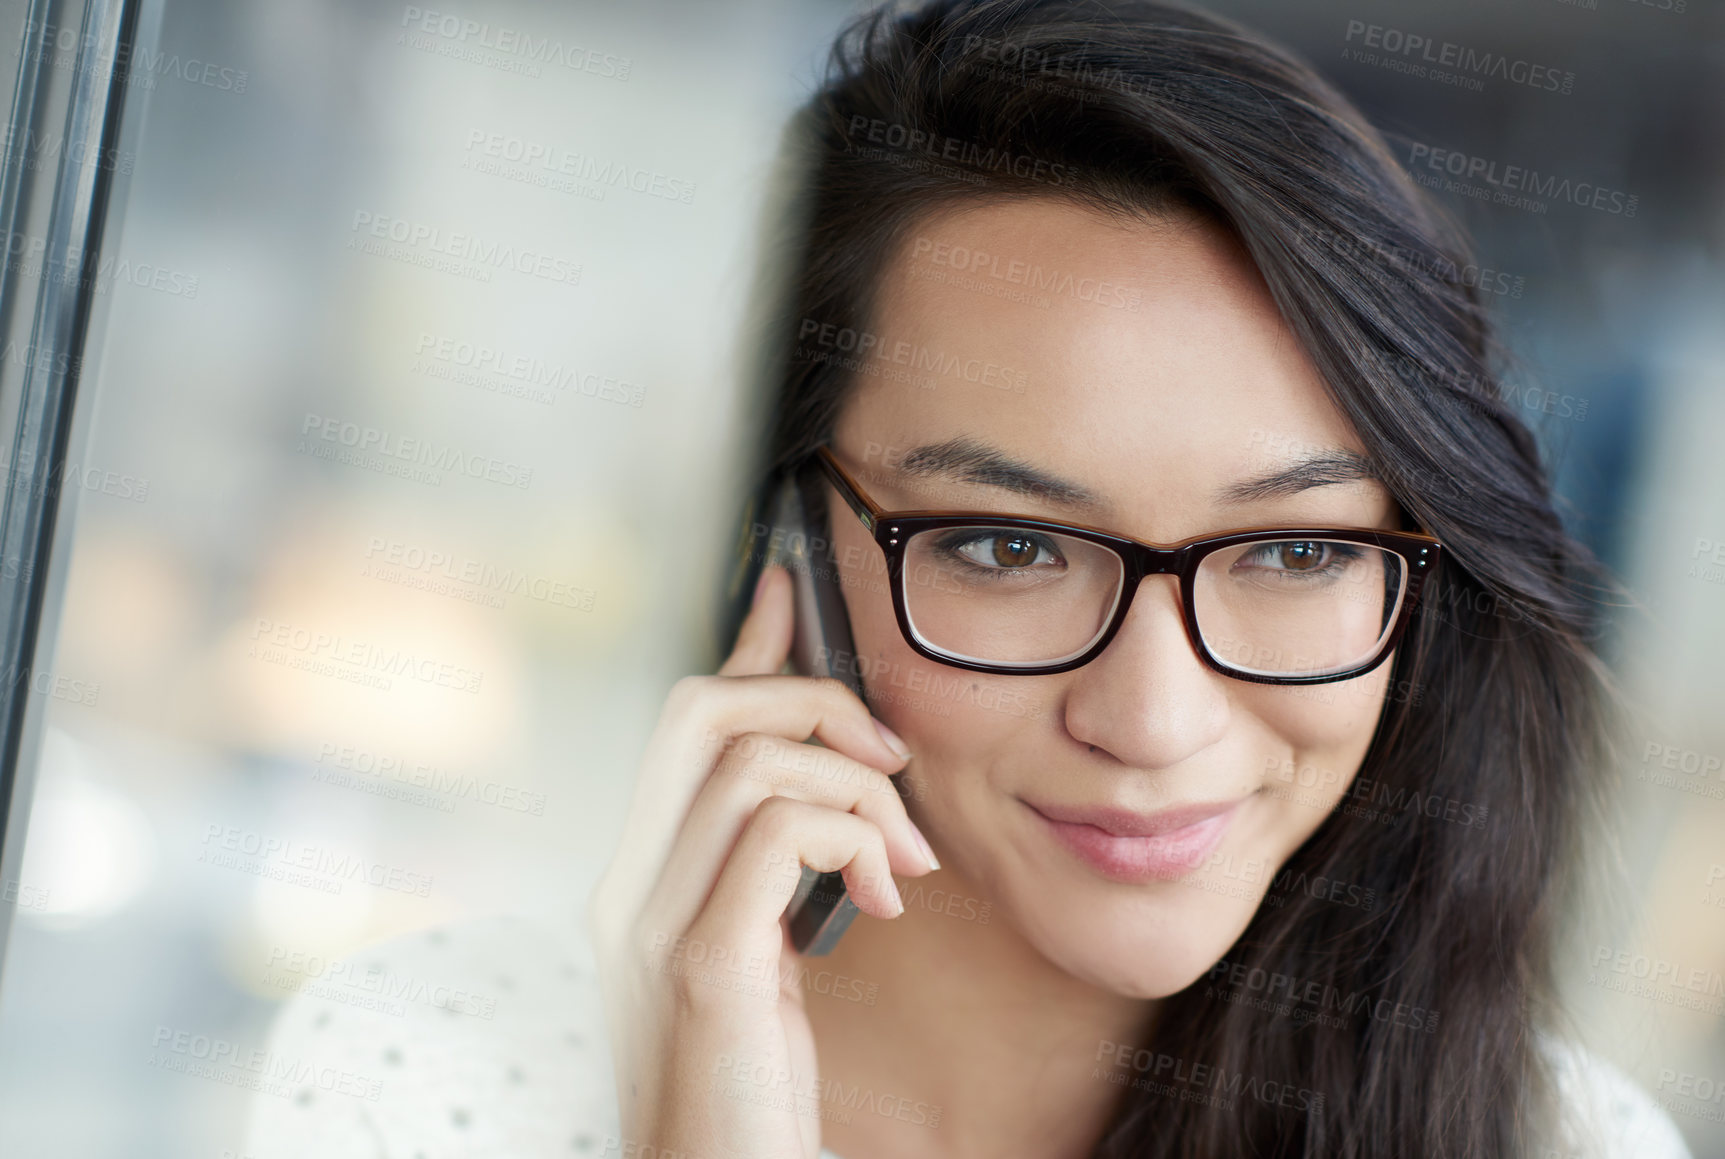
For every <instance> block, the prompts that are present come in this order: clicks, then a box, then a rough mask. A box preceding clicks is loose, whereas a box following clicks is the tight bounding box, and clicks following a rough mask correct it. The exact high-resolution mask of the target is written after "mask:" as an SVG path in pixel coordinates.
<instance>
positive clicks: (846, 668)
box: [757, 478, 863, 957]
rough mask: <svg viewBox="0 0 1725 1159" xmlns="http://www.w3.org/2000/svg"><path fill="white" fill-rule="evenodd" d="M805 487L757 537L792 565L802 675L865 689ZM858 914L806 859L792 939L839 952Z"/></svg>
mask: <svg viewBox="0 0 1725 1159" xmlns="http://www.w3.org/2000/svg"><path fill="white" fill-rule="evenodd" d="M807 485H808V486H815V485H818V484H814V483H812V482H811V483H809V484H807ZM803 487H804V484H800V483H799V482H798V480H797V479H795V478H787V479H785V480H784V481H783V483H781V484H780V485H779V486H778V487H777V489H776V490H775V491H774V492H773V495H772V498H771V501H770V502H769V504H768V507H767V511H766V513H765V514H766V521H765V523H766V527H765V540H764V542H762V541H757V542H758V543H760V548H761V552H762V554H761V559H762V562H763V566H765V565H769V564H776V565H778V566H780V567H783V568H784V569H785V570H787V571H789V572H790V573H791V583H792V586H793V589H794V591H795V603H796V628H795V630H794V633H793V635H792V637H791V656H790V662H789V665H788V667H789V668H790V669H791V670H792V671H794V672H795V673H797V674H798V675H801V676H833V677H837V678H838V679H839V680H842V681H844V683H845V684H846V686H847V687H849V688H850V690H851V691H852V692H855V693H856V694H857V696H859V697H861V696H862V695H863V688H862V681H861V680H860V679H859V678H858V676H857V672H856V666H855V664H854V663H847V662H846V661H851V660H852V659H853V658H854V656H855V650H854V647H853V645H852V642H851V625H850V613H849V612H848V611H847V610H846V608H845V601H844V592H843V590H842V589H841V588H840V587H839V582H838V566H837V563H836V561H835V560H834V559H833V555H832V551H831V547H830V545H829V543H828V541H827V537H826V536H825V535H824V534H823V533H821V532H820V531H819V530H817V529H816V528H815V527H814V526H812V524H811V522H810V520H809V518H808V515H807V512H808V511H809V510H810V509H811V508H813V504H812V503H811V502H810V500H812V499H813V498H814V496H812V495H809V494H807V493H806V492H805V491H804V490H803ZM759 530H760V529H757V531H759ZM835 660H837V661H838V662H837V663H835ZM810 743H813V744H819V743H820V742H819V741H811V742H810ZM856 915H857V907H856V903H855V902H853V901H852V900H851V899H850V894H848V893H847V892H845V882H844V877H843V876H841V875H840V874H839V873H837V872H833V873H821V872H820V871H819V870H815V869H810V868H809V867H808V866H806V865H805V866H803V876H802V880H801V881H800V882H798V884H797V888H796V892H795V893H793V894H792V895H791V902H790V905H789V906H788V907H787V908H786V910H785V919H786V921H787V922H788V924H789V930H790V935H791V945H792V946H794V947H795V948H796V950H797V952H798V953H800V954H807V955H810V956H812V957H818V956H820V955H823V954H827V953H830V952H832V948H833V947H834V946H836V945H837V944H838V941H839V938H841V937H843V936H844V932H845V930H846V929H848V928H850V924H851V919H852V918H854V917H856Z"/></svg>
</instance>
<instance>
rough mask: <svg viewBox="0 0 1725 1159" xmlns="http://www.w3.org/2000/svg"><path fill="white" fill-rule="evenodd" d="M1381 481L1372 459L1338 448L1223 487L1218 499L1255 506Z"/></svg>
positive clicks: (1218, 493) (1217, 495)
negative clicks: (1307, 492)
mask: <svg viewBox="0 0 1725 1159" xmlns="http://www.w3.org/2000/svg"><path fill="white" fill-rule="evenodd" d="M1381 478H1382V476H1381V475H1380V474H1379V473H1378V470H1377V468H1376V467H1375V466H1374V465H1373V464H1372V461H1371V460H1370V459H1368V458H1366V457H1365V456H1364V455H1359V454H1355V453H1354V452H1353V451H1347V450H1343V449H1342V448H1340V447H1336V448H1333V449H1330V450H1325V451H1319V452H1317V453H1316V454H1312V455H1307V456H1305V457H1304V458H1300V459H1296V460H1295V461H1294V462H1292V463H1290V464H1289V465H1287V466H1286V467H1282V468H1280V469H1278V470H1275V471H1272V472H1270V473H1269V474H1268V475H1261V476H1259V477H1258V478H1256V479H1247V480H1245V481H1244V482H1241V483H1231V484H1229V485H1228V486H1226V487H1223V488H1221V489H1220V490H1219V491H1218V492H1217V494H1216V498H1217V499H1218V500H1219V501H1220V502H1223V503H1227V504H1240V503H1252V502H1255V501H1257V500H1260V499H1281V498H1285V497H1286V496H1289V495H1298V494H1299V493H1300V492H1301V491H1305V490H1308V489H1309V488H1312V487H1325V486H1328V485H1330V484H1332V483H1357V482H1360V481H1362V480H1368V479H1370V480H1379V479H1381Z"/></svg>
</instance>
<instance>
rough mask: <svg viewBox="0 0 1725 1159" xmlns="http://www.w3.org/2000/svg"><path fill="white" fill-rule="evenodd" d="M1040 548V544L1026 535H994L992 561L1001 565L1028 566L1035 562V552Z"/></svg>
mask: <svg viewBox="0 0 1725 1159" xmlns="http://www.w3.org/2000/svg"><path fill="white" fill-rule="evenodd" d="M1040 548H1041V545H1040V544H1038V543H1037V542H1036V541H1035V540H1033V539H1030V538H1027V537H1026V536H1022V535H1000V536H996V537H995V540H994V562H995V563H997V564H999V565H1000V566H1001V567H1029V566H1030V565H1031V564H1032V563H1035V562H1036V553H1037V551H1038V550H1039V549H1040Z"/></svg>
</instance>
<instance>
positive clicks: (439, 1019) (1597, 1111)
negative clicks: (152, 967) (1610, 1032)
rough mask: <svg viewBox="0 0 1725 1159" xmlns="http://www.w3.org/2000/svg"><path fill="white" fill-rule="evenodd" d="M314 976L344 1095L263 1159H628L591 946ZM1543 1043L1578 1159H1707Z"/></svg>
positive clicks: (292, 1037) (517, 931) (300, 1123)
mask: <svg viewBox="0 0 1725 1159" xmlns="http://www.w3.org/2000/svg"><path fill="white" fill-rule="evenodd" d="M310 969H311V970H313V971H315V972H317V974H318V976H317V977H306V976H305V975H304V974H301V975H296V976H294V977H298V978H300V979H302V980H303V981H304V983H305V985H304V988H303V989H302V990H301V991H300V993H298V994H296V995H295V996H294V997H293V998H292V999H291V1000H290V1001H288V1002H285V1003H284V1004H283V1005H282V1008H281V1009H280V1011H279V1012H278V1014H277V1017H276V1019H275V1023H274V1025H273V1027H272V1029H271V1032H270V1036H269V1042H268V1049H269V1051H270V1052H271V1057H272V1058H279V1059H285V1060H292V1061H295V1062H296V1063H297V1062H307V1063H311V1064H312V1065H313V1067H315V1068H317V1069H318V1070H319V1072H320V1073H322V1074H323V1075H324V1076H325V1077H326V1079H327V1078H328V1076H329V1075H330V1074H331V1070H330V1068H334V1069H335V1070H336V1071H341V1072H346V1074H347V1075H348V1076H349V1078H348V1079H346V1080H343V1081H341V1082H340V1083H339V1084H336V1085H337V1086H338V1089H337V1090H335V1091H333V1092H332V1091H330V1090H326V1089H320V1088H319V1087H318V1086H317V1085H316V1084H315V1083H314V1082H312V1081H307V1082H305V1083H303V1084H302V1085H301V1086H299V1087H298V1088H296V1089H291V1090H289V1089H280V1090H276V1091H273V1092H260V1093H257V1094H254V1095H253V1096H252V1099H251V1109H250V1115H249V1116H248V1131H247V1143H246V1148H245V1152H244V1153H245V1154H246V1155H248V1156H250V1157H252V1159H385V1157H388V1159H481V1157H483V1159H552V1157H556V1159H569V1157H571V1156H575V1157H579V1156H595V1157H607V1159H627V1156H626V1154H625V1150H624V1148H623V1147H622V1146H621V1145H620V1143H619V1139H618V1135H619V1128H618V1119H617V1099H616V1090H615V1081H614V1079H613V1077H612V1071H611V1059H610V1050H609V1046H608V1044H607V1041H606V1035H605V1024H604V1013H603V1008H602V1006H601V999H600V995H599V989H598V985H597V981H596V979H595V976H594V973H593V968H592V960H591V954H590V951H589V950H588V948H587V947H586V946H585V945H584V944H583V943H582V942H580V941H579V940H577V939H574V938H569V937H563V936H558V935H553V934H551V933H549V932H547V931H545V930H543V929H541V928H538V927H535V926H533V925H531V924H530V923H527V922H525V921H521V920H519V919H513V918H493V919H485V920H480V921H473V922H468V923H464V924H461V925H457V926H452V927H448V928H445V929H440V930H434V931H431V932H428V933H421V934H415V935H412V936H409V937H406V938H401V939H397V940H395V941H393V942H390V943H387V944H384V945H380V946H377V947H373V948H371V949H369V950H367V951H365V952H363V953H361V954H358V955H355V957H354V958H353V960H352V961H350V962H347V963H343V964H341V965H340V966H339V967H336V966H332V965H330V964H327V963H314V964H311V966H310ZM283 979H284V976H283V975H280V974H277V975H273V976H272V980H271V981H270V983H269V984H271V985H275V986H280V985H282V984H283ZM1542 1041H1543V1042H1544V1045H1545V1048H1546V1049H1547V1050H1549V1051H1550V1052H1551V1053H1552V1056H1553V1059H1554V1062H1555V1063H1556V1073H1557V1076H1558V1081H1559V1084H1560V1090H1561V1091H1562V1092H1563V1096H1564V1102H1565V1104H1566V1105H1567V1106H1568V1107H1570V1108H1572V1109H1573V1113H1571V1114H1568V1115H1566V1125H1567V1126H1568V1127H1569V1128H1570V1129H1571V1132H1572V1137H1571V1138H1568V1139H1565V1140H1562V1141H1557V1142H1555V1143H1554V1150H1555V1152H1556V1154H1557V1155H1559V1156H1561V1157H1562V1159H1572V1157H1577V1159H1595V1157H1597V1159H1622V1157H1628V1156H1633V1157H1635V1159H1692V1157H1691V1156H1690V1153H1689V1150H1688V1148H1687V1147H1686V1146H1685V1145H1684V1143H1683V1139H1682V1137H1681V1136H1680V1135H1679V1134H1678V1132H1677V1128H1676V1127H1675V1125H1674V1124H1673V1123H1672V1121H1671V1118H1670V1116H1669V1115H1667V1114H1666V1112H1665V1111H1664V1110H1663V1109H1662V1108H1661V1107H1659V1106H1658V1104H1656V1103H1655V1102H1654V1101H1653V1100H1652V1099H1651V1098H1649V1097H1648V1095H1647V1094H1646V1093H1645V1092H1644V1091H1643V1090H1642V1089H1641V1088H1640V1087H1639V1086H1637V1085H1636V1084H1635V1083H1634V1082H1633V1081H1632V1080H1631V1079H1629V1078H1628V1076H1626V1075H1624V1074H1623V1072H1622V1071H1620V1070H1618V1069H1617V1068H1616V1067H1614V1066H1612V1065H1610V1064H1609V1063H1607V1062H1605V1061H1604V1060H1602V1059H1599V1058H1598V1057H1596V1056H1594V1055H1592V1054H1590V1053H1588V1052H1585V1051H1583V1050H1580V1049H1579V1048H1576V1047H1572V1046H1569V1045H1566V1044H1562V1043H1558V1042H1556V1041H1555V1040H1550V1039H1547V1040H1542ZM296 1069H299V1068H297V1067H296ZM373 1094H375V1096H376V1097H375V1098H372V1097H369V1096H371V1095H373ZM629 1154H632V1151H631V1152H629ZM1548 1154H1549V1153H1548ZM821 1159H840V1157H839V1156H837V1155H835V1154H834V1153H833V1152H832V1151H830V1150H823V1151H822V1152H821Z"/></svg>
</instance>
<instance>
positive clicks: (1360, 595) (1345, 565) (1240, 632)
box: [815, 446, 1443, 684]
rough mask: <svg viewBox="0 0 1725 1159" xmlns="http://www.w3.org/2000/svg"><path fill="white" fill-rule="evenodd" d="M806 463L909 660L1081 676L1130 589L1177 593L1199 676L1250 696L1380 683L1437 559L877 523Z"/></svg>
mask: <svg viewBox="0 0 1725 1159" xmlns="http://www.w3.org/2000/svg"><path fill="white" fill-rule="evenodd" d="M815 458H816V462H817V463H818V465H819V467H820V469H821V470H822V471H823V472H824V473H825V475H826V477H827V478H828V479H829V480H830V481H831V482H832V485H833V486H834V487H835V488H836V489H837V490H838V493H839V495H840V497H842V498H843V499H844V501H845V502H846V504H848V505H849V506H850V509H851V510H852V511H854V512H855V513H856V517H857V518H858V519H860V520H861V521H862V525H863V527H865V528H866V529H868V531H869V532H870V533H871V534H872V535H873V536H874V541H875V543H877V544H879V545H880V549H881V551H882V552H883V553H885V555H886V568H887V575H888V578H889V580H890V587H891V589H892V602H893V611H894V612H895V613H896V615H897V617H898V625H899V629H900V631H902V632H903V633H904V638H905V641H906V642H907V643H908V644H909V645H910V646H911V648H913V649H914V650H915V651H916V652H917V653H918V654H919V655H922V656H925V657H927V658H928V659H930V660H935V661H938V662H940V663H942V664H950V665H952V666H953V667H955V668H965V669H969V670H970V671H973V672H991V673H996V674H999V675H1018V676H1041V675H1047V674H1051V673H1055V672H1066V671H1069V670H1071V669H1073V668H1077V667H1079V666H1080V665H1083V664H1087V663H1089V662H1090V661H1091V660H1094V659H1095V658H1096V657H1097V656H1099V655H1100V654H1101V653H1102V650H1103V649H1104V648H1106V647H1108V643H1109V641H1111V640H1112V639H1113V638H1114V635H1115V633H1116V632H1118V631H1119V630H1120V626H1121V624H1123V623H1125V622H1126V613H1127V612H1128V611H1130V610H1131V607H1132V599H1133V597H1134V596H1135V595H1137V593H1138V587H1139V581H1140V580H1142V579H1143V578H1144V577H1145V576H1149V575H1172V576H1177V577H1178V578H1179V581H1180V604H1181V613H1182V619H1183V621H1184V623H1185V626H1186V635H1187V637H1188V638H1189V639H1190V640H1191V641H1192V646H1193V647H1194V648H1195V649H1196V650H1197V652H1198V655H1199V656H1201V657H1202V658H1203V660H1204V663H1206V664H1207V665H1209V666H1210V667H1211V668H1213V669H1215V670H1216V671H1218V672H1221V673H1223V674H1224V675H1227V676H1233V677H1236V678H1237V679H1240V680H1249V681H1253V682H1254V683H1258V684H1323V683H1327V682H1329V681H1332V680H1346V679H1349V678H1350V677H1354V676H1359V675H1362V674H1364V673H1366V672H1369V671H1371V670H1372V669H1373V668H1376V667H1377V666H1378V665H1379V664H1381V663H1382V662H1383V660H1384V657H1386V656H1388V655H1389V654H1390V652H1391V651H1392V650H1393V649H1394V648H1395V646H1396V643H1397V642H1398V641H1399V640H1400V639H1401V637H1402V633H1403V632H1404V631H1406V629H1407V625H1408V621H1409V619H1410V617H1411V615H1412V612H1413V609H1414V605H1415V604H1416V603H1417V602H1418V600H1419V593H1420V587H1421V585H1422V584H1423V583H1424V582H1425V579H1426V577H1427V576H1428V575H1430V574H1431V573H1432V572H1433V571H1435V570H1437V566H1438V560H1439V559H1441V558H1442V555H1443V545H1442V544H1440V543H1439V542H1438V541H1437V540H1436V539H1435V538H1434V537H1432V536H1430V535H1425V534H1421V533H1417V532H1407V531H1379V530H1375V529H1370V528H1353V527H1324V528H1310V527H1300V528H1255V529H1250V530H1242V531H1232V532H1228V533H1226V534H1223V535H1210V536H1202V537H1199V538H1196V539H1189V540H1186V541H1185V542H1183V543H1176V544H1171V545H1169V546H1166V547H1158V546H1155V545H1152V544H1148V543H1142V542H1140V541H1138V540H1136V539H1128V538H1126V537H1124V536H1119V535H1114V534H1111V533H1109V532H1106V531H1102V530H1100V529H1098V528H1094V527H1085V526H1083V525H1080V524H1071V523H1053V522H1050V521H1048V520H1045V519H1029V518H1024V517H1021V516H1016V515H994V514H991V513H988V512H971V511H883V510H881V507H880V505H879V504H878V503H876V502H875V501H874V500H873V499H871V498H869V497H868V495H867V494H865V493H864V492H863V489H862V487H861V486H860V485H859V484H858V483H857V481H856V480H855V479H854V478H852V477H851V475H850V473H849V472H847V471H846V470H845V469H844V467H843V466H841V465H840V463H839V461H838V460H837V459H836V458H835V457H834V456H833V453H832V450H831V449H830V448H829V447H826V446H821V447H819V448H817V449H816V451H815Z"/></svg>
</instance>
